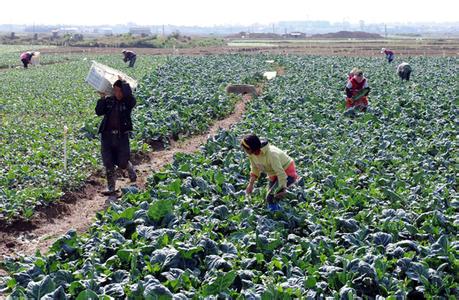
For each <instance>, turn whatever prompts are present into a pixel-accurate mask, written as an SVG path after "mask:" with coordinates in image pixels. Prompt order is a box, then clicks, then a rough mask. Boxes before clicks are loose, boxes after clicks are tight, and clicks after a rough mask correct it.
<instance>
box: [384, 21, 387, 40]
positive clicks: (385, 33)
mask: <svg viewBox="0 0 459 300" xmlns="http://www.w3.org/2000/svg"><path fill="white" fill-rule="evenodd" d="M384 36H385V37H386V39H387V24H385V23H384Z"/></svg>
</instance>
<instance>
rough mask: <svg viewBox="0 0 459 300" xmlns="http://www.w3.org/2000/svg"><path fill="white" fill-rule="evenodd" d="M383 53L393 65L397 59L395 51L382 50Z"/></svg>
mask: <svg viewBox="0 0 459 300" xmlns="http://www.w3.org/2000/svg"><path fill="white" fill-rule="evenodd" d="M381 53H384V55H385V56H386V59H387V62H388V63H391V62H392V61H393V60H394V59H395V54H394V51H392V50H390V49H386V48H382V49H381Z"/></svg>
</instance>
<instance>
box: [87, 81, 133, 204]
mask: <svg viewBox="0 0 459 300" xmlns="http://www.w3.org/2000/svg"><path fill="white" fill-rule="evenodd" d="M113 92H114V94H113V96H106V95H105V93H100V95H101V98H100V99H99V101H97V105H96V114H97V115H98V116H104V118H103V119H102V122H101V123H100V126H99V133H100V134H101V154H102V161H103V164H104V167H105V170H106V176H107V191H105V192H103V194H104V195H112V194H114V193H116V173H115V166H118V167H119V168H121V169H127V171H128V175H129V179H130V180H131V182H135V181H136V180H137V175H136V173H135V170H134V167H133V165H132V163H131V162H130V161H129V158H130V155H131V150H130V147H129V132H130V131H132V120H131V112H132V109H133V108H134V106H135V104H136V100H135V98H134V96H133V95H132V90H131V87H130V86H129V84H128V83H127V82H126V81H124V80H122V79H121V78H120V77H119V79H118V80H117V81H116V82H115V83H114V84H113Z"/></svg>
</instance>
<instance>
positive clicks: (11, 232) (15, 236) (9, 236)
mask: <svg viewBox="0 0 459 300" xmlns="http://www.w3.org/2000/svg"><path fill="white" fill-rule="evenodd" d="M249 100H250V96H244V97H243V98H242V101H239V102H238V103H237V104H236V106H235V110H234V112H233V113H232V114H231V115H229V116H228V117H227V118H225V119H223V120H218V121H216V122H215V123H214V125H212V127H211V128H210V129H209V131H208V132H207V133H205V134H202V135H197V136H193V137H191V138H189V139H186V140H184V141H179V142H172V144H171V145H170V147H169V149H165V150H160V151H155V152H152V153H150V154H149V155H148V156H147V157H146V158H145V159H144V160H143V161H144V162H142V163H140V164H138V165H136V169H137V174H138V181H137V185H138V187H139V188H141V189H142V188H144V187H145V182H146V179H147V177H148V175H150V174H151V173H152V172H154V171H158V170H160V169H161V168H162V167H164V166H165V165H167V164H169V163H171V162H172V160H173V157H174V154H175V153H177V152H184V153H192V152H195V151H197V150H198V149H199V146H200V145H201V144H203V143H205V142H206V140H207V139H208V138H209V137H211V136H213V135H215V134H216V133H217V131H218V129H219V128H223V129H229V128H230V126H231V125H232V124H235V123H237V122H239V120H240V119H241V118H242V114H243V112H244V109H245V104H246V103H247V101H249ZM102 177H103V176H102V174H97V175H95V176H93V177H91V178H90V179H89V180H88V181H87V184H86V185H85V187H84V188H83V189H82V190H81V191H78V192H74V193H72V194H70V195H66V196H64V197H63V199H62V201H61V203H59V204H57V205H54V206H51V207H46V208H43V209H41V210H40V211H39V213H38V214H37V217H36V218H35V219H34V220H33V221H30V222H16V223H14V224H13V225H11V226H9V227H7V228H6V229H0V261H1V259H2V258H3V257H4V256H17V255H21V254H24V255H32V254H34V253H35V252H36V251H37V250H40V251H41V253H46V252H47V249H48V248H49V246H51V245H52V244H53V242H54V241H55V240H56V239H57V238H58V237H60V236H61V235H63V234H65V233H66V232H67V231H68V230H69V229H75V230H77V231H78V232H85V231H86V230H87V229H88V228H89V226H90V225H91V224H92V223H93V222H94V217H95V215H96V213H97V212H99V211H101V210H103V209H105V208H106V207H107V205H108V204H109V202H110V201H114V200H116V197H111V198H110V197H107V196H103V195H102V194H101V193H100V191H101V190H103V189H104V188H105V184H104V181H103V179H102ZM129 185H131V183H130V182H129V180H128V179H127V178H121V180H120V179H118V180H117V187H118V188H122V187H125V186H129ZM113 198H114V199H113ZM0 225H1V224H0ZM1 272H2V270H1V269H0V276H1V275H2V273H1Z"/></svg>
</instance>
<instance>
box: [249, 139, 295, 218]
mask: <svg viewBox="0 0 459 300" xmlns="http://www.w3.org/2000/svg"><path fill="white" fill-rule="evenodd" d="M241 146H242V148H243V149H244V151H245V152H246V153H247V155H248V156H249V160H250V180H249V184H248V186H247V188H246V190H245V191H246V193H247V194H251V193H252V192H253V186H254V184H255V181H256V180H257V179H258V178H259V177H260V175H261V173H266V174H267V175H268V179H269V191H268V195H267V197H266V200H267V202H268V209H269V210H271V211H276V210H279V209H280V207H279V205H278V204H277V203H276V202H275V200H276V199H280V198H282V196H283V195H284V194H285V190H286V188H287V187H288V186H290V185H292V184H293V183H295V181H296V180H297V179H298V174H297V173H296V169H295V162H294V161H293V159H292V158H291V157H290V156H288V155H287V154H286V153H285V152H284V151H282V150H280V149H279V148H277V147H275V146H273V145H271V144H269V143H268V142H267V141H263V142H261V141H260V139H259V138H258V137H257V136H256V135H254V134H250V135H247V136H246V137H244V138H243V139H242V140H241Z"/></svg>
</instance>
